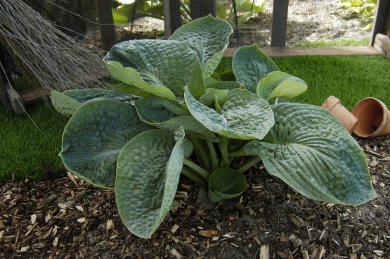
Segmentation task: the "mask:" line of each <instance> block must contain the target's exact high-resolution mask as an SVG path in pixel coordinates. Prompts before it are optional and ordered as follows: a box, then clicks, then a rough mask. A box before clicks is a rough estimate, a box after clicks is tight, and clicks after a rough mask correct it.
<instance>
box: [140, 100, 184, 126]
mask: <svg viewBox="0 0 390 259" xmlns="http://www.w3.org/2000/svg"><path fill="white" fill-rule="evenodd" d="M135 106H136V109H137V112H138V115H139V116H140V118H141V119H142V120H143V121H145V122H148V123H159V122H163V121H166V120H169V119H172V118H174V117H176V116H177V115H189V112H188V110H187V109H185V108H184V107H183V106H181V105H180V104H178V103H175V102H170V101H168V100H166V99H160V98H142V99H140V100H137V101H136V102H135ZM177 128H178V127H176V129H177Z"/></svg>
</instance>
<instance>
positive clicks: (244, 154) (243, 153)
mask: <svg viewBox="0 0 390 259" xmlns="http://www.w3.org/2000/svg"><path fill="white" fill-rule="evenodd" d="M239 156H250V155H248V154H247V153H246V152H245V151H244V150H242V149H241V150H237V151H234V152H231V153H229V157H232V158H234V157H239Z"/></svg>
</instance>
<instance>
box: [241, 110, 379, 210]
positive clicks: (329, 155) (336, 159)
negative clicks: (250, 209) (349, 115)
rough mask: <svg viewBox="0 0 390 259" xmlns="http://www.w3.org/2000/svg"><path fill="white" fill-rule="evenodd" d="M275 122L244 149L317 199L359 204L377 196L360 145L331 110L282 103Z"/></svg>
mask: <svg viewBox="0 0 390 259" xmlns="http://www.w3.org/2000/svg"><path fill="white" fill-rule="evenodd" d="M274 114H275V126H274V127H273V128H272V130H271V131H270V133H269V134H268V135H267V137H266V138H265V139H266V140H267V142H268V143H266V142H260V141H252V142H250V143H248V144H247V145H246V146H245V147H244V150H245V151H246V152H247V153H248V154H253V155H259V156H260V158H261V159H262V161H263V163H264V166H265V168H266V169H267V171H268V172H269V173H270V174H272V175H274V176H276V177H279V178H280V179H282V180H283V181H284V182H285V183H287V184H288V185H290V186H291V187H292V188H294V189H295V190H296V191H298V192H300V193H301V194H303V195H305V196H308V197H310V198H312V199H314V200H319V201H326V202H332V203H343V204H352V205H359V204H362V203H364V202H366V201H368V200H370V199H373V198H375V197H376V194H375V191H374V190H373V188H372V185H371V180H370V175H369V172H368V167H367V160H366V158H365V155H364V153H363V151H362V150H361V148H360V146H359V145H358V144H357V143H356V141H355V140H354V139H353V138H352V137H351V136H350V134H349V133H348V132H347V131H346V130H345V129H344V127H343V126H342V125H341V124H340V123H339V122H338V121H337V119H336V118H334V117H333V116H332V115H331V114H330V113H328V112H327V111H326V110H325V109H323V108H321V107H317V106H312V105H305V104H292V103H282V104H280V105H277V106H275V107H274Z"/></svg>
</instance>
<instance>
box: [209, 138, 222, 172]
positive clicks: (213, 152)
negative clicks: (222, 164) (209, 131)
mask: <svg viewBox="0 0 390 259" xmlns="http://www.w3.org/2000/svg"><path fill="white" fill-rule="evenodd" d="M206 142H207V146H208V148H209V150H210V156H211V165H212V169H213V171H214V170H215V169H217V168H218V167H219V158H218V155H217V151H216V150H215V147H214V143H213V142H211V141H209V140H207V141H206Z"/></svg>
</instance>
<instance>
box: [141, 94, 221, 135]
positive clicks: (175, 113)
mask: <svg viewBox="0 0 390 259" xmlns="http://www.w3.org/2000/svg"><path fill="white" fill-rule="evenodd" d="M135 107H136V109H137V112H138V115H139V117H140V119H141V120H142V121H144V122H146V123H148V124H150V125H153V126H155V127H157V128H162V129H167V130H169V131H173V132H174V131H175V130H176V129H177V128H179V127H183V129H184V130H185V131H186V132H187V131H188V132H190V133H195V134H196V135H198V136H199V137H202V138H204V139H209V140H211V141H217V140H218V138H217V137H216V136H215V134H214V133H213V132H212V131H210V130H208V129H207V128H205V127H204V126H203V125H202V124H201V123H199V122H198V121H197V120H195V118H194V117H192V116H191V115H190V113H189V111H188V110H185V109H184V108H182V106H181V105H180V104H178V103H173V102H169V101H168V100H164V99H158V98H143V99H140V100H138V101H136V102H135Z"/></svg>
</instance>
